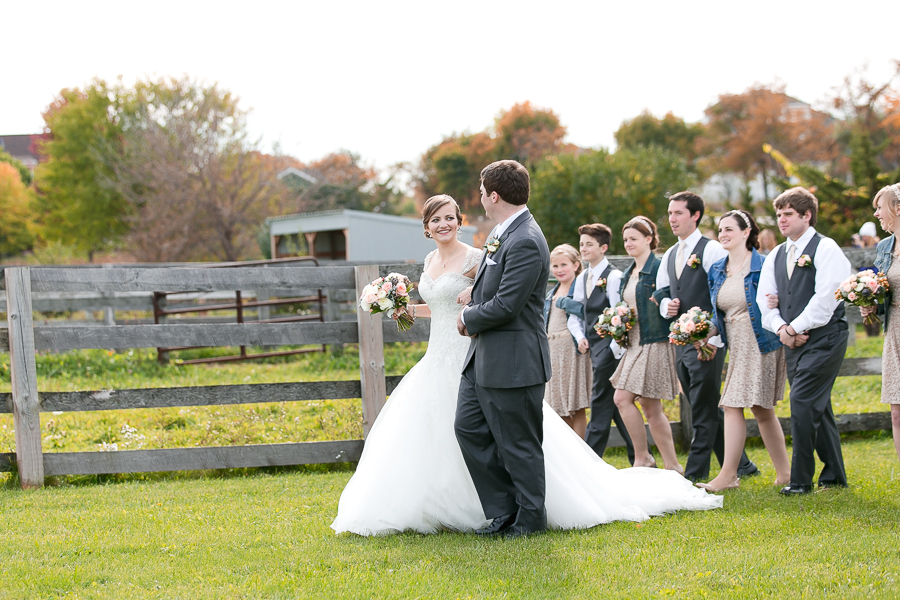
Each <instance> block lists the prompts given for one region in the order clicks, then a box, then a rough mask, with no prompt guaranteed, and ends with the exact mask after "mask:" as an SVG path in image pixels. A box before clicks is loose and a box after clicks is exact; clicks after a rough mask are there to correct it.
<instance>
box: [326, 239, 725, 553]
mask: <svg viewBox="0 0 900 600" xmlns="http://www.w3.org/2000/svg"><path fill="white" fill-rule="evenodd" d="M432 255H433V252H432V253H431V254H429V255H428V257H427V258H426V259H425V266H426V268H427V266H428V262H429V260H430V258H431V256H432ZM480 258H481V251H480V250H470V251H469V252H468V255H467V257H466V261H465V264H464V265H463V268H462V270H461V272H459V273H446V274H444V275H441V276H440V277H438V278H437V279H436V280H434V281H432V279H431V278H430V277H429V276H428V275H427V274H425V273H423V274H422V280H421V281H420V283H419V292H420V294H421V296H422V298H423V299H424V300H425V301H426V303H427V304H428V306H429V308H430V309H431V337H430V339H429V342H428V350H427V351H426V352H425V356H424V357H423V358H422V360H421V361H419V363H418V364H416V365H415V366H414V367H413V368H412V369H410V371H409V373H407V374H406V376H405V377H404V378H403V381H401V382H400V384H399V385H398V386H397V388H396V389H395V390H394V392H393V393H392V394H391V396H390V398H389V399H388V401H387V403H386V404H385V406H384V408H383V409H382V410H381V413H380V414H379V415H378V418H377V419H376V421H375V424H374V425H373V427H372V430H371V431H370V432H369V436H368V438H367V439H366V444H365V448H364V450H363V453H362V457H361V458H360V461H359V465H358V466H357V468H356V473H355V474H354V475H353V477H352V478H351V479H350V482H349V483H348V484H347V487H346V488H344V491H343V493H342V494H341V500H340V504H339V506H338V515H337V518H336V519H335V520H334V522H333V523H332V524H331V527H332V529H334V530H335V531H336V532H338V533H341V532H344V531H351V532H353V533H357V534H359V535H366V536H369V535H383V534H388V533H397V532H401V531H418V532H420V533H435V532H437V531H441V530H450V531H471V530H473V529H477V528H479V527H483V526H484V525H486V524H487V523H488V521H487V520H486V519H485V517H484V512H483V511H482V509H481V503H480V502H479V501H478V494H477V493H476V491H475V486H474V484H473V483H472V478H471V477H470V475H469V471H468V469H467V468H466V463H465V461H464V460H463V456H462V452H461V451H460V449H459V445H458V443H457V441H456V435H455V433H454V430H453V422H454V419H455V416H456V397H457V391H458V389H459V380H460V374H461V372H462V367H463V360H464V359H465V355H466V351H467V350H468V347H469V342H470V340H469V338H465V337H462V336H460V335H459V334H458V333H457V331H456V318H457V315H458V313H459V311H460V309H461V308H462V307H461V306H459V305H458V304H456V297H457V296H458V295H459V293H460V292H461V291H462V290H463V289H464V288H466V287H467V286H469V285H471V284H472V280H471V279H469V278H467V277H465V276H464V275H462V273H465V272H467V271H469V270H470V269H471V268H472V267H473V266H474V265H477V264H478V262H479V260H480ZM543 447H544V457H545V464H546V473H547V477H546V481H547V496H546V505H547V523H548V525H549V526H550V527H551V528H554V529H580V528H588V527H593V526H595V525H599V524H601V523H609V522H611V521H643V520H645V519H647V518H649V517H650V516H652V515H661V514H663V513H667V512H672V511H676V510H707V509H711V508H720V507H721V506H722V497H721V496H713V495H710V494H707V493H706V492H705V491H703V490H701V489H698V488H696V487H694V486H693V485H692V484H691V483H690V482H689V481H688V480H687V479H685V478H683V477H682V476H681V475H679V474H678V473H676V472H674V471H666V470H662V469H648V468H630V469H623V470H618V469H616V468H615V467H612V466H610V465H608V464H607V463H606V462H604V461H603V459H601V458H599V457H598V456H597V455H596V454H595V453H594V451H593V450H591V448H590V447H589V446H588V445H587V444H585V443H584V441H583V440H582V439H581V438H580V437H578V435H577V434H576V433H575V432H574V431H572V429H571V428H570V427H569V426H568V425H566V424H565V422H564V421H563V420H562V419H561V418H560V417H559V416H558V415H557V414H556V413H555V412H554V411H553V409H552V408H550V406H549V405H548V404H547V403H546V402H545V403H544V443H543Z"/></svg>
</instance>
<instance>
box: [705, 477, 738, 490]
mask: <svg viewBox="0 0 900 600" xmlns="http://www.w3.org/2000/svg"><path fill="white" fill-rule="evenodd" d="M694 485H696V486H697V487H698V488H700V489H703V490H706V491H707V492H710V493H712V494H715V493H717V492H721V491H724V490H733V489H737V488H739V487H741V478H740V477H735V478H734V481H732V482H731V483H726V484H725V485H723V486H713V485H709V484H708V483H700V482H699V481H698V482H697V483H695V484H694Z"/></svg>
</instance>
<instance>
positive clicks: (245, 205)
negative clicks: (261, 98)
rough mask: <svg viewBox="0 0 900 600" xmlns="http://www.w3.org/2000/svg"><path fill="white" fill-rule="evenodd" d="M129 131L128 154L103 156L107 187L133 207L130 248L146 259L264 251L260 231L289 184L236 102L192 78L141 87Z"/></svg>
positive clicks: (125, 124) (132, 103)
mask: <svg viewBox="0 0 900 600" xmlns="http://www.w3.org/2000/svg"><path fill="white" fill-rule="evenodd" d="M121 128H122V151H121V152H120V153H118V154H116V153H114V152H111V151H107V152H104V153H103V154H104V156H105V157H106V159H107V161H108V164H107V166H108V168H109V171H110V173H111V174H110V176H109V177H107V178H106V179H105V183H106V185H107V187H109V188H110V189H112V190H114V191H115V192H116V193H118V194H120V195H122V197H124V198H125V199H126V200H127V202H128V203H129V205H130V212H129V215H128V219H127V222H128V224H129V225H130V230H129V232H128V235H127V242H128V244H129V245H130V248H131V249H132V250H133V252H134V253H135V254H136V255H137V256H138V257H139V258H141V259H142V260H148V261H176V260H191V259H202V258H208V257H213V258H216V259H219V260H226V261H234V260H239V259H241V258H244V257H245V256H246V255H248V254H251V253H252V254H254V255H255V254H256V246H257V244H256V241H255V235H256V230H257V228H258V226H259V224H260V223H261V222H262V221H263V220H264V219H265V217H266V216H268V215H269V214H271V212H270V209H271V203H272V202H273V201H274V200H273V197H275V196H277V194H278V193H279V191H280V184H279V183H278V180H277V178H276V175H277V170H276V169H275V168H274V166H273V164H272V163H271V162H270V161H265V160H262V158H261V154H260V153H259V152H258V151H257V148H256V143H255V142H254V141H253V140H250V139H249V136H248V133H247V127H246V113H245V112H244V111H243V110H241V109H240V108H239V106H238V98H237V97H235V96H234V95H232V94H231V93H230V92H228V91H225V90H221V89H219V88H218V87H217V86H216V85H211V86H205V85H201V84H199V83H197V82H195V81H192V80H190V79H188V78H183V79H180V80H175V79H164V80H160V81H157V82H150V81H148V82H141V83H139V84H138V85H137V86H135V89H134V92H133V94H132V95H131V96H130V97H129V98H128V109H127V110H124V111H123V113H122V120H121ZM108 150H111V148H110V149H108Z"/></svg>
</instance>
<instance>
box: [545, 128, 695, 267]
mask: <svg viewBox="0 0 900 600" xmlns="http://www.w3.org/2000/svg"><path fill="white" fill-rule="evenodd" d="M696 183H697V177H696V175H695V174H694V173H693V172H692V171H691V169H690V168H689V167H688V165H687V163H686V162H685V160H684V158H683V157H681V156H679V155H678V154H677V153H676V152H674V151H672V150H667V149H663V148H658V147H644V146H638V147H636V148H633V149H627V150H624V149H623V150H619V151H617V152H616V153H614V154H610V153H609V152H608V151H606V150H603V149H601V150H588V151H585V152H582V153H579V154H577V155H576V154H559V155H555V156H550V157H547V158H545V159H544V160H543V161H541V162H540V163H539V164H538V166H537V168H536V169H535V170H534V172H533V174H532V192H531V201H530V202H529V203H528V204H529V207H530V208H531V211H532V213H533V214H534V216H535V218H536V219H537V221H538V222H539V223H540V225H541V228H542V229H543V231H544V235H545V236H546V237H547V241H548V243H549V244H550V246H551V247H553V246H555V245H557V244H561V243H564V242H568V243H573V242H576V241H577V236H578V233H577V231H578V227H579V226H580V225H583V224H584V223H594V222H599V223H605V224H607V225H609V226H610V227H611V228H612V230H613V234H614V235H613V242H612V245H611V251H613V252H619V253H621V252H623V248H622V244H621V236H620V235H618V233H619V232H620V231H621V230H622V226H623V225H624V224H625V223H626V222H627V221H628V220H629V219H631V218H632V217H634V216H636V215H644V216H645V217H647V218H649V219H652V220H654V221H655V222H656V223H657V225H658V226H659V232H660V238H661V239H662V240H663V242H664V243H671V242H672V241H673V240H674V236H673V235H672V232H671V231H670V230H669V228H668V227H667V226H666V224H665V221H666V219H665V214H666V209H667V207H668V199H667V198H668V196H669V195H670V194H672V193H675V192H678V191H681V190H684V189H687V188H689V187H690V186H692V185H694V184H696Z"/></svg>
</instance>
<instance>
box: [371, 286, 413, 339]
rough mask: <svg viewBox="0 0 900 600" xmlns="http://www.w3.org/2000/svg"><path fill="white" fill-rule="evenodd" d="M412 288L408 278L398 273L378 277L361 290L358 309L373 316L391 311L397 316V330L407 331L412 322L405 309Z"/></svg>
mask: <svg viewBox="0 0 900 600" xmlns="http://www.w3.org/2000/svg"><path fill="white" fill-rule="evenodd" d="M412 287H413V286H412V284H411V283H410V282H409V277H406V276H405V275H401V274H400V273H390V274H388V276H387V277H379V278H378V279H376V280H375V281H373V282H372V283H370V284H369V285H367V286H366V287H364V288H363V291H362V296H360V298H359V307H360V308H362V309H363V310H364V311H366V312H367V313H371V314H373V315H377V314H378V313H383V312H388V311H393V314H394V315H396V316H397V330H398V331H407V330H408V329H409V328H410V327H412V324H413V321H414V319H413V317H412V315H410V314H409V311H408V310H407V308H406V307H407V306H408V305H409V292H410V290H411V289H412Z"/></svg>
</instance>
